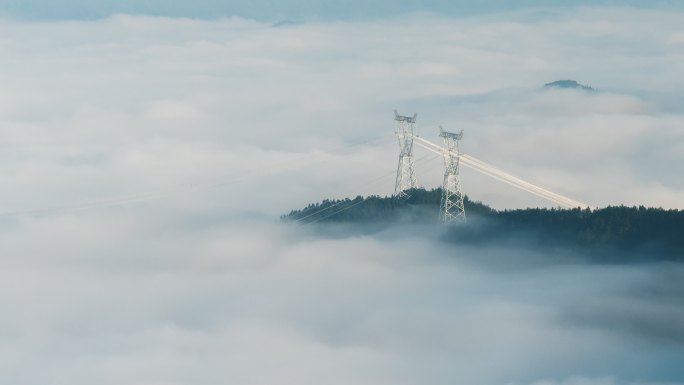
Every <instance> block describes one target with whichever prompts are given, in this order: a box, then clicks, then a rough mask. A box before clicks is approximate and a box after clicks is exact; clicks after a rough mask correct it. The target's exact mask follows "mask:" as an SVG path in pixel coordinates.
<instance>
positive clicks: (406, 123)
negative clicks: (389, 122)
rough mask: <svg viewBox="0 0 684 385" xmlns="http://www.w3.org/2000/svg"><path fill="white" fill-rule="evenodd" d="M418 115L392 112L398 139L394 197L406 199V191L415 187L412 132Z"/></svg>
mask: <svg viewBox="0 0 684 385" xmlns="http://www.w3.org/2000/svg"><path fill="white" fill-rule="evenodd" d="M417 118H418V114H414V115H413V116H401V115H399V113H398V112H397V110H394V120H395V121H396V122H397V132H396V134H397V139H399V150H400V152H399V166H398V167H397V182H396V184H395V185H394V196H396V197H399V198H406V197H408V193H407V192H406V191H407V190H410V189H413V188H415V187H416V170H415V168H414V165H413V131H414V129H415V127H416V119H417Z"/></svg>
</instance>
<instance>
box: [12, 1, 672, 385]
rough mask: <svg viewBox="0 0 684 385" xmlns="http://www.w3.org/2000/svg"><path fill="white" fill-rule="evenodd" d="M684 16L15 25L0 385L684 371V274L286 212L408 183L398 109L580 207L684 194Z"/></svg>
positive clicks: (118, 19)
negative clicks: (320, 224)
mask: <svg viewBox="0 0 684 385" xmlns="http://www.w3.org/2000/svg"><path fill="white" fill-rule="evenodd" d="M683 19H684V14H682V13H681V12H679V11H677V10H672V11H658V10H639V9H632V8H577V9H571V10H563V11H552V12H544V13H540V12H536V11H517V12H514V13H508V14H497V15H483V16H474V17H467V18H456V17H438V16H434V15H425V14H422V15H404V16H398V17H393V18H387V19H382V20H374V21H336V22H326V21H319V22H310V23H305V24H300V25H285V26H280V27H274V26H272V25H271V24H267V23H262V22H257V21H253V20H246V19H240V18H228V19H220V20H214V21H201V20H190V19H170V18H155V17H138V16H127V15H119V16H114V17H110V18H107V19H104V20H98V21H89V22H84V21H68V22H67V21H60V22H22V21H16V20H8V19H5V20H2V21H0V31H2V33H1V34H0V36H2V37H0V55H1V56H2V71H0V185H2V186H3V187H2V189H0V202H1V203H0V214H1V215H0V244H2V247H3V249H2V255H1V256H0V307H2V309H3V316H2V317H0V341H2V343H1V344H0V379H2V381H0V382H2V383H9V384H45V383H50V384H56V385H59V384H68V385H78V384H105V385H106V384H127V385H137V384H141V385H142V384H146V385H151V384H200V385H201V384H216V383H237V384H274V383H277V384H303V383H304V384H306V383H324V384H345V385H346V384H424V383H431V384H442V383H443V384H453V383H460V384H516V385H518V384H519V385H523V384H535V385H541V384H565V385H582V384H610V385H617V384H634V385H636V384H665V383H682V382H684V374H683V373H682V371H681V368H680V366H681V362H682V359H683V358H684V357H683V356H684V349H683V348H682V341H683V340H684V337H683V334H684V331H683V330H682V328H681V326H680V322H679V321H680V320H681V319H682V316H684V314H682V307H681V298H682V291H681V283H680V282H681V278H682V274H683V273H682V270H681V266H639V267H634V266H632V267H629V266H612V267H605V266H604V267H601V266H585V265H578V264H575V265H573V264H566V265H542V266H539V265H537V264H535V263H533V262H531V261H538V260H539V259H543V258H545V257H547V256H546V255H539V254H538V252H535V251H534V250H524V249H522V250H502V249H499V248H496V247H494V246H487V247H483V248H474V247H456V248H454V247H453V246H449V247H447V246H445V245H443V244H441V243H440V242H439V241H437V240H435V239H434V236H433V235H430V234H432V231H433V230H434V229H427V231H425V233H423V232H419V233H418V235H415V233H414V232H411V231H414V230H415V229H412V230H411V231H409V230H406V229H403V230H402V229H394V230H393V231H395V232H397V233H396V234H394V233H388V234H380V235H378V236H375V237H356V238H354V237H350V238H344V237H341V238H336V239H330V238H325V237H319V236H316V234H312V233H310V232H307V231H306V229H300V228H297V227H296V226H294V227H293V226H287V225H276V224H273V218H274V217H276V216H277V215H278V214H281V213H285V212H287V211H289V210H290V209H292V208H298V207H301V206H304V205H306V204H308V203H310V202H313V201H318V200H320V199H322V198H326V197H336V198H340V197H346V196H350V195H351V196H354V195H357V194H382V195H385V194H389V193H391V192H392V188H393V185H394V183H393V178H394V172H395V167H396V157H397V148H396V143H395V139H394V137H393V129H394V128H393V121H392V118H393V115H392V109H394V108H398V109H399V111H400V112H402V113H406V114H410V113H413V112H418V113H419V120H418V122H419V124H418V126H419V133H420V134H421V135H423V136H425V137H429V138H433V139H434V138H435V136H436V135H435V134H436V127H437V125H438V124H443V125H444V126H445V127H446V128H447V129H453V130H457V129H461V128H463V129H464V130H465V132H466V134H465V138H466V139H465V149H466V151H467V152H468V153H471V154H472V155H475V156H477V157H479V158H482V159H484V160H486V161H489V162H491V163H493V164H496V165H498V166H499V167H501V168H503V169H505V170H508V171H511V172H512V173H514V174H517V175H519V176H522V177H525V178H527V179H530V180H531V181H533V182H536V183H539V184H541V185H542V186H545V187H547V188H550V189H553V190H557V191H559V192H561V193H564V194H567V195H569V196H572V197H576V198H577V199H581V200H584V201H588V202H591V203H593V204H596V205H605V204H620V203H626V204H646V205H662V206H666V207H679V208H682V202H683V201H684V200H682V197H683V192H684V185H682V179H681V170H680V167H679V165H680V164H682V161H683V160H684V147H683V146H682V143H684V141H683V140H682V139H684V138H683V137H682V136H683V135H684V134H683V131H682V129H681V127H682V123H684V118H683V116H682V113H683V110H682V108H681V106H680V105H679V104H678V101H679V100H682V96H683V95H682V92H681V89H682V86H683V84H682V83H683V82H684V80H683V79H684V76H682V75H683V72H684V66H683V64H682V63H684V60H682V59H683V58H682V56H683V54H684V39H682V36H684V30H682V27H681V26H682V25H683V23H682V20H683ZM562 78H575V79H577V80H579V81H580V82H582V83H588V84H590V85H591V86H593V87H596V88H598V89H599V90H600V91H601V92H598V93H583V92H576V91H571V90H542V89H541V85H542V84H544V83H547V82H549V81H552V80H556V79H562ZM416 157H417V158H419V159H420V161H419V162H418V178H419V180H420V182H421V183H422V184H423V185H425V186H428V187H433V186H437V185H438V184H439V183H440V180H441V173H442V165H441V163H440V160H439V159H430V157H425V154H422V153H421V154H419V153H416ZM463 180H464V181H463V183H464V188H465V190H466V192H467V193H468V194H470V195H471V196H472V197H473V198H475V199H481V200H484V201H486V202H488V203H491V204H493V205H495V206H497V207H516V206H537V205H544V204H546V203H545V202H543V201H539V200H537V199H536V198H534V197H529V196H527V195H525V194H523V193H518V192H516V191H513V190H510V189H507V188H505V187H502V186H501V185H499V184H497V182H495V181H490V180H487V179H486V178H484V177H481V176H478V175H475V174H472V173H469V172H467V171H464V175H463ZM423 230H425V229H423ZM412 234H413V235H412ZM554 257H565V256H554ZM560 259H562V260H570V261H572V260H573V258H572V256H567V258H560ZM523 267H524V268H523Z"/></svg>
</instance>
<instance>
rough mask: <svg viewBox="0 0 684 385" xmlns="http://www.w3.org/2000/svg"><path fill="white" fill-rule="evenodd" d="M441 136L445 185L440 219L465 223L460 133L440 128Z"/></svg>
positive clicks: (461, 133) (445, 221)
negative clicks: (459, 167)
mask: <svg viewBox="0 0 684 385" xmlns="http://www.w3.org/2000/svg"><path fill="white" fill-rule="evenodd" d="M439 136H441V137H442V138H444V166H445V169H444V185H443V186H442V204H441V208H440V218H441V219H442V221H443V222H444V223H452V222H465V220H466V215H465V207H464V206H463V192H462V191H461V177H460V175H459V170H458V166H459V163H460V160H461V145H460V143H461V138H463V130H461V132H459V133H457V134H456V133H453V132H447V131H444V129H443V128H442V126H439Z"/></svg>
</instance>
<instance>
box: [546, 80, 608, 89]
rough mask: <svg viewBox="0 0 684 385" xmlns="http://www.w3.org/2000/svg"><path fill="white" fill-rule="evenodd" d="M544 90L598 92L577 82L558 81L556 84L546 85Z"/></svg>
mask: <svg viewBox="0 0 684 385" xmlns="http://www.w3.org/2000/svg"><path fill="white" fill-rule="evenodd" d="M544 88H572V89H580V90H585V91H596V90H595V89H593V88H591V87H589V86H585V85H584V84H580V83H578V82H577V81H576V80H556V81H555V82H551V83H546V84H544Z"/></svg>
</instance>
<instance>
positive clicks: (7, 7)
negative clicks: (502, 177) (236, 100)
mask: <svg viewBox="0 0 684 385" xmlns="http://www.w3.org/2000/svg"><path fill="white" fill-rule="evenodd" d="M596 5H610V6H633V7H651V8H652V7H679V8H681V6H682V4H681V2H679V1H672V0H650V1H643V0H597V1H587V0H562V1H559V0H519V1H508V0H481V1H463V0H460V1H448V0H426V1H420V2H418V1H388V0H381V1H372V2H369V1H364V0H349V1H333V0H324V1H314V0H289V1H274V0H234V1H220V0H195V1H187V0H99V1H93V0H54V1H46V0H22V1H16V0H2V1H0V14H1V15H3V16H4V17H11V18H22V19H96V18H102V17H107V16H109V15H112V14H117V13H126V14H145V15H155V16H171V17H192V18H220V17H229V16H239V17H245V18H253V19H258V20H271V21H278V20H283V19H285V20H294V21H300V20H306V19H310V18H325V19H354V18H376V17H383V16H387V15H396V14H402V13H408V12H432V13H439V14H445V15H454V16H457V15H464V14H467V15H469V14H477V13H483V12H497V11H508V10H514V9H520V8H529V7H575V6H596Z"/></svg>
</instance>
